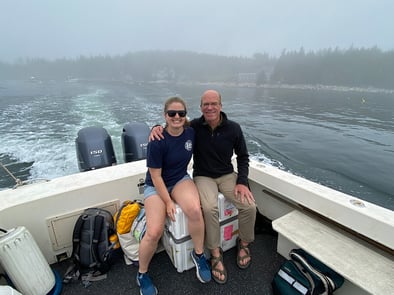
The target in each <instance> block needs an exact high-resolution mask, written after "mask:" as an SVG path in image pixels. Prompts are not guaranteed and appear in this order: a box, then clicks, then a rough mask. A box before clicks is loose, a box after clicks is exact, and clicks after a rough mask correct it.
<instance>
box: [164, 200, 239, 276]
mask: <svg viewBox="0 0 394 295" xmlns="http://www.w3.org/2000/svg"><path fill="white" fill-rule="evenodd" d="M218 207H219V221H220V244H221V245H220V246H221V247H222V249H223V251H226V250H228V249H231V248H232V247H234V246H235V245H236V242H237V238H238V210H237V209H236V208H235V207H234V205H233V204H232V203H231V202H229V201H227V200H226V199H225V198H224V196H223V195H222V194H219V199H218ZM162 244H163V246H164V249H165V250H166V252H167V254H168V256H169V257H170V259H171V261H172V264H173V265H174V266H175V268H176V269H177V271H178V272H183V271H185V270H189V269H191V268H193V267H194V266H195V265H194V263H193V261H192V259H191V256H190V252H191V251H192V250H193V242H192V240H191V237H190V235H189V231H188V229H187V217H186V216H185V214H184V213H183V211H182V209H181V208H180V207H179V206H178V205H177V208H176V213H175V222H173V221H171V220H170V219H169V218H167V220H166V225H165V230H164V234H163V237H162ZM206 255H207V257H209V256H210V255H209V253H208V252H207V251H206Z"/></svg>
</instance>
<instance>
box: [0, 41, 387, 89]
mask: <svg viewBox="0 0 394 295" xmlns="http://www.w3.org/2000/svg"><path fill="white" fill-rule="evenodd" d="M31 77H35V78H37V79H40V80H67V79H73V78H77V79H90V80H91V79H100V80H121V81H130V82H139V81H144V82H155V81H156V82H157V81H166V82H175V83H177V82H182V83H187V82H198V83H235V84H249V85H250V84H253V85H256V86H259V85H260V86H261V85H266V84H269V85H290V86H291V85H320V86H322V85H325V86H330V85H332V86H334V85H335V86H344V87H356V88H379V89H394V50H390V51H382V50H380V49H378V48H377V47H373V48H367V49H365V48H361V49H357V48H349V49H347V50H340V49H325V50H319V51H316V52H314V51H310V52H305V51H304V49H303V48H301V49H300V50H298V51H285V50H284V51H283V52H282V54H281V55H280V56H279V57H270V56H269V55H268V54H265V53H264V54H262V53H256V54H255V55H254V56H253V57H235V56H231V57H229V56H220V55H212V54H203V53H196V52H190V51H141V52H133V53H132V52H131V53H128V54H125V55H121V56H93V57H85V56H80V57H79V58H76V59H65V58H63V59H56V60H45V59H41V58H37V59H25V60H19V61H18V62H15V63H2V62H0V79H30V78H31ZM276 87H277V86H276Z"/></svg>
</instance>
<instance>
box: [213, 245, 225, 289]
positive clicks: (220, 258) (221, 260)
mask: <svg viewBox="0 0 394 295" xmlns="http://www.w3.org/2000/svg"><path fill="white" fill-rule="evenodd" d="M219 262H221V263H222V266H223V270H221V269H218V268H216V267H217V265H218V264H219ZM211 265H212V270H211V271H212V278H213V279H214V281H215V282H216V283H218V284H225V283H226V282H227V270H226V268H225V266H224V263H223V250H222V249H220V254H219V257H216V256H213V255H211ZM213 272H216V273H219V274H220V276H222V275H223V276H224V279H223V280H221V279H219V278H218V277H217V276H215V275H214V274H213Z"/></svg>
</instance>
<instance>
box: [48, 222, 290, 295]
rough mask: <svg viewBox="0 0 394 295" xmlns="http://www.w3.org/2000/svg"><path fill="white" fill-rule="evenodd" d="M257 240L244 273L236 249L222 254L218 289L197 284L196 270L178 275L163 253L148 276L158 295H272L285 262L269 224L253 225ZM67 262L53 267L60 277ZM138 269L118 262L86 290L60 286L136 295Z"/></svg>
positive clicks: (67, 288)
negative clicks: (222, 281) (274, 281)
mask: <svg viewBox="0 0 394 295" xmlns="http://www.w3.org/2000/svg"><path fill="white" fill-rule="evenodd" d="M256 225H257V227H256V237H255V241H254V243H253V244H252V245H251V248H250V249H251V252H252V260H253V262H252V264H251V266H250V267H249V268H248V269H246V270H241V269H239V268H238V266H237V265H236V255H237V253H236V252H237V251H236V248H235V247H234V248H232V249H229V250H228V251H226V252H225V253H224V263H225V265H226V268H227V272H228V281H227V283H226V284H224V285H219V284H217V283H216V282H215V281H213V280H212V281H211V282H209V283H207V284H202V283H200V282H199V281H198V279H197V278H196V274H195V268H193V269H190V270H187V271H184V272H182V273H179V272H177V270H176V269H175V267H174V266H173V265H172V263H171V260H170V258H169V257H168V255H167V253H166V252H165V251H161V252H159V253H157V254H156V255H155V256H154V257H153V259H152V262H151V264H150V270H149V273H150V275H151V277H152V279H153V281H154V283H155V285H156V286H157V288H158V291H159V294H163V295H165V294H171V295H175V294H226V295H229V294H260V295H261V294H272V288H271V281H272V278H273V276H274V274H275V273H276V272H277V270H278V269H279V267H280V265H281V264H282V262H283V261H284V258H283V257H282V256H280V255H279V254H278V253H277V252H276V245H277V235H276V234H275V232H273V231H272V228H271V227H270V224H268V225H267V222H265V224H263V223H261V222H259V219H258V220H257V222H256ZM68 266H69V261H67V260H66V261H64V262H61V263H57V264H54V265H52V267H53V269H55V270H56V271H57V272H58V273H59V274H60V275H61V276H63V274H64V273H65V271H66V269H67V267H68ZM137 271H138V268H137V267H136V266H133V265H126V264H125V263H124V262H123V260H122V259H120V260H119V261H118V262H117V263H116V264H115V265H113V266H112V268H111V270H110V271H109V272H108V277H107V278H106V279H104V280H101V281H97V282H93V283H92V284H91V285H90V286H89V287H87V288H85V287H84V286H83V285H82V283H81V281H76V282H71V283H69V284H67V285H64V284H63V291H62V294H64V295H72V294H100V295H101V294H111V295H112V294H119V295H122V294H139V287H138V286H137V283H136V274H137Z"/></svg>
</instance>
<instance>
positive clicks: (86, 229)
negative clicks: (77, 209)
mask: <svg viewBox="0 0 394 295" xmlns="http://www.w3.org/2000/svg"><path fill="white" fill-rule="evenodd" d="M114 238H115V239H116V240H115V241H114V240H113V239H114ZM116 245H117V235H116V231H115V228H114V221H113V217H112V214H111V213H110V212H109V211H107V210H105V209H101V208H89V209H86V210H85V211H84V212H83V213H82V214H81V215H80V216H79V217H78V220H77V222H76V223H75V226H74V231H73V251H72V255H71V257H72V258H73V263H72V265H71V266H70V267H69V268H68V270H67V271H66V274H65V275H64V279H63V282H64V283H66V284H67V283H69V282H70V281H71V280H78V279H79V278H81V279H82V283H83V284H84V285H85V287H87V286H89V285H90V282H92V281H98V280H102V279H105V278H106V277H107V276H106V273H107V272H108V271H109V269H110V266H111V264H112V263H113V261H114V257H115V248H117V247H116Z"/></svg>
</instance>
